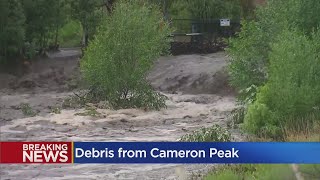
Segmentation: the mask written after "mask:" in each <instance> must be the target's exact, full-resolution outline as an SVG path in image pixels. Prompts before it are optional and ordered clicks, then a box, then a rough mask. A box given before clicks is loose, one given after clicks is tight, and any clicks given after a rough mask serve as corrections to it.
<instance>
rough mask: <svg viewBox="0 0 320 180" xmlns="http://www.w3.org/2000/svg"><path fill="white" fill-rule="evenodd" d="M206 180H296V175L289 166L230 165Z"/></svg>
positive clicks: (211, 174) (208, 176)
mask: <svg viewBox="0 0 320 180" xmlns="http://www.w3.org/2000/svg"><path fill="white" fill-rule="evenodd" d="M204 179H205V180H242V179H246V180H247V179H252V180H254V179H263V180H274V179H283V180H290V179H295V175H294V173H293V171H292V169H291V167H290V165H287V164H283V165H282V164H277V165H264V164H258V165H253V164H243V165H228V166H222V167H220V168H218V169H217V170H216V171H215V172H213V173H210V174H209V175H207V176H206V177H205V178H204Z"/></svg>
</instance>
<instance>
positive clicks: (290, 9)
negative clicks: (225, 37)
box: [228, 0, 320, 100]
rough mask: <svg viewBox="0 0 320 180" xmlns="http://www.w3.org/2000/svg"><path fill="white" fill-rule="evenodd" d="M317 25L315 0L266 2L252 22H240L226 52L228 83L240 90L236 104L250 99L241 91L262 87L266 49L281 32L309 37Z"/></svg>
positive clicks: (318, 14) (319, 11)
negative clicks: (292, 32)
mask: <svg viewBox="0 0 320 180" xmlns="http://www.w3.org/2000/svg"><path fill="white" fill-rule="evenodd" d="M306 12H308V13H306ZM319 25H320V1H318V0H310V1H304V0H286V1H279V0H268V3H267V5H266V6H263V7H261V8H259V9H258V10H257V11H256V21H243V22H242V30H241V32H240V33H239V34H238V37H237V38H234V39H231V40H230V47H229V49H228V52H229V54H230V56H231V61H230V66H229V68H230V76H231V83H232V85H234V86H235V87H236V88H238V89H239V90H240V91H241V90H242V91H241V94H240V100H244V99H246V98H247V97H248V96H250V95H251V94H247V93H246V91H245V89H247V88H249V87H250V86H252V85H254V86H257V87H259V86H262V85H264V84H265V82H266V81H267V79H268V70H267V67H268V63H269V60H268V57H269V53H270V51H271V47H270V45H271V44H272V43H273V42H275V40H276V39H277V37H278V36H279V34H281V33H282V31H283V29H286V28H289V29H292V28H293V27H296V28H298V30H299V31H302V32H304V33H306V34H308V35H310V34H311V33H312V31H313V30H314V29H315V28H316V27H318V26H319Z"/></svg>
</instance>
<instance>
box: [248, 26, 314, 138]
mask: <svg viewBox="0 0 320 180" xmlns="http://www.w3.org/2000/svg"><path fill="white" fill-rule="evenodd" d="M319 39H320V32H319V31H318V32H317V33H314V34H313V35H312V37H311V38H309V37H308V36H306V35H303V33H299V32H298V31H288V30H286V31H284V32H283V33H282V34H281V35H280V36H279V39H277V41H276V42H275V43H273V44H272V45H271V47H272V50H271V53H270V56H269V60H270V66H269V80H268V82H267V83H266V84H265V85H264V86H263V87H262V88H261V89H260V91H259V92H258V94H257V100H256V101H255V102H254V103H253V104H251V105H250V106H249V108H248V112H247V114H246V117H245V126H246V128H247V129H248V130H249V131H250V132H253V133H255V134H257V133H258V134H261V133H265V134H266V135H268V136H270V135H271V136H279V135H280V133H281V131H279V130H280V128H285V127H286V126H288V125H290V126H291V127H296V128H297V129H298V128H299V127H300V126H301V123H303V124H307V121H308V119H306V117H309V116H310V114H313V115H315V116H316V118H310V120H316V119H317V117H320V111H319V104H320V84H319V82H320V52H319V47H320V45H319ZM299 119H304V121H303V122H301V121H300V120H299ZM308 124H311V125H312V124H313V123H308Z"/></svg>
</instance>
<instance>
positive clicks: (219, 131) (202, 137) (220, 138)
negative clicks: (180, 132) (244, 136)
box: [180, 125, 231, 142]
mask: <svg viewBox="0 0 320 180" xmlns="http://www.w3.org/2000/svg"><path fill="white" fill-rule="evenodd" d="M230 140H231V135H230V133H229V132H228V131H227V130H225V129H223V128H221V127H220V126H219V125H213V126H212V127H209V128H201V129H199V130H196V131H194V132H193V133H191V134H186V135H184V136H182V137H181V139H180V141H187V142H228V141H230Z"/></svg>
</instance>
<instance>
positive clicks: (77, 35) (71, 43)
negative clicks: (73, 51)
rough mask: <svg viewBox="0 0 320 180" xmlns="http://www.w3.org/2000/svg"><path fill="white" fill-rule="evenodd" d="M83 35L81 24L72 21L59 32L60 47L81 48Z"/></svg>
mask: <svg viewBox="0 0 320 180" xmlns="http://www.w3.org/2000/svg"><path fill="white" fill-rule="evenodd" d="M82 35H83V30H82V26H81V23H80V22H78V21H75V20H71V19H70V20H69V21H68V22H67V23H66V24H65V25H64V26H63V27H61V29H60V30H59V44H60V47H79V46H80V41H81V38H82Z"/></svg>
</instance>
